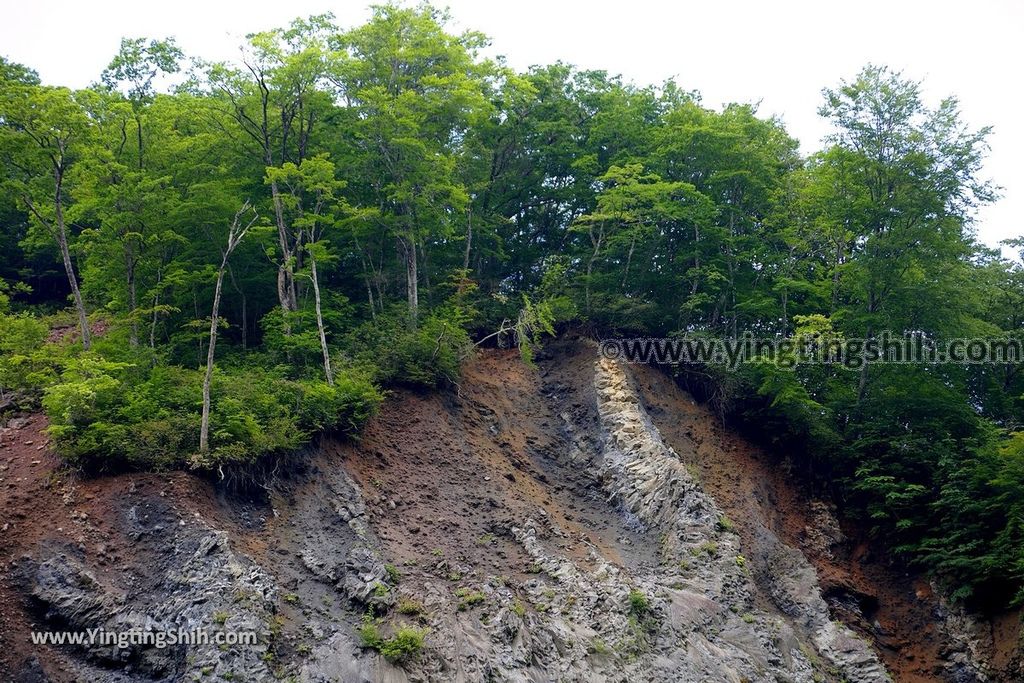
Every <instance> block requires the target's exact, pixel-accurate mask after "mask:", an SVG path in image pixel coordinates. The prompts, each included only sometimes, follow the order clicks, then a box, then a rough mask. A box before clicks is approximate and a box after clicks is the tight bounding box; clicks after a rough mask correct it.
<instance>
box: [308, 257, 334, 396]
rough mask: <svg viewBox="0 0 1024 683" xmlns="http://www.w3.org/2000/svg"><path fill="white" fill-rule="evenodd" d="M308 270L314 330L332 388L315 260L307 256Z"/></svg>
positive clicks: (332, 377)
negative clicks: (313, 303) (318, 339)
mask: <svg viewBox="0 0 1024 683" xmlns="http://www.w3.org/2000/svg"><path fill="white" fill-rule="evenodd" d="M309 270H310V274H311V275H312V277H311V278H310V279H311V280H313V299H314V301H315V303H316V329H317V331H318V332H319V333H320V350H321V351H323V354H324V375H325V376H326V377H327V384H329V385H330V386H332V387H333V386H334V374H333V373H332V372H331V352H330V350H329V349H328V348H327V334H326V332H324V317H323V314H322V313H321V312H320V279H319V277H317V273H316V259H315V258H313V255H312V254H310V255H309Z"/></svg>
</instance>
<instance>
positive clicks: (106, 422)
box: [43, 355, 382, 469]
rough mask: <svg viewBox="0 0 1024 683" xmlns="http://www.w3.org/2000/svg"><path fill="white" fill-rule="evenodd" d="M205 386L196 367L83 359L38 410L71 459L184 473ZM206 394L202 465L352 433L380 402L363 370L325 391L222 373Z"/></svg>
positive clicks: (253, 374)
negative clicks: (336, 432) (332, 432)
mask: <svg viewBox="0 0 1024 683" xmlns="http://www.w3.org/2000/svg"><path fill="white" fill-rule="evenodd" d="M201 387H202V373H201V372H200V371H199V370H188V369H184V368H179V367H174V366H157V367H156V368H153V369H151V370H149V369H146V370H140V369H139V367H138V366H132V365H130V364H127V363H115V362H111V361H106V360H103V359H100V358H98V357H95V356H93V355H83V356H81V357H80V358H74V359H71V360H69V361H68V362H67V363H66V364H65V368H64V371H63V372H62V373H61V375H60V378H59V379H58V380H57V382H56V383H54V384H53V385H51V386H50V387H48V388H47V389H46V393H45V396H44V399H43V405H44V407H45V408H46V411H47V414H48V415H49V417H50V422H51V427H50V434H51V436H52V438H53V439H54V442H55V443H56V444H57V446H58V447H59V448H60V450H61V451H62V452H63V453H64V454H65V456H66V457H68V458H69V459H71V460H72V461H74V462H77V463H79V464H83V465H87V466H91V467H98V468H105V467H109V466H129V467H133V468H156V469H162V468H168V467H180V466H182V465H184V464H185V462H186V460H187V457H188V455H189V454H191V453H194V452H195V450H196V448H197V447H198V441H199V422H200V411H201V404H200V397H201V395H202V394H201ZM212 395H213V405H212V410H211V414H210V442H211V451H210V453H209V454H208V456H207V457H206V458H204V459H203V464H204V465H206V466H208V467H216V466H221V465H237V464H250V463H253V462H255V461H256V460H257V459H258V458H260V457H261V456H263V455H265V454H269V453H281V452H286V451H288V450H293V449H296V448H298V447H300V446H302V445H303V444H305V443H306V442H307V441H308V439H309V437H310V435H311V434H312V433H314V432H317V431H321V430H324V429H340V430H343V431H346V432H349V431H354V430H357V429H358V428H359V427H360V426H361V425H362V424H363V423H364V422H365V421H366V420H367V419H368V418H369V417H370V415H372V414H373V412H374V411H375V410H376V409H377V407H378V406H379V405H380V402H381V400H382V396H381V394H380V392H379V391H378V390H377V389H376V387H374V385H373V383H372V382H371V381H370V380H369V378H368V377H366V376H365V374H364V373H347V372H339V373H338V376H337V379H336V382H335V385H334V386H328V385H327V384H326V383H324V382H318V381H313V380H289V379H286V378H284V377H283V376H281V374H280V373H279V372H277V371H274V370H264V369H260V368H256V367H241V368H230V367H229V368H224V369H218V370H217V371H216V372H215V373H214V378H213V390H212Z"/></svg>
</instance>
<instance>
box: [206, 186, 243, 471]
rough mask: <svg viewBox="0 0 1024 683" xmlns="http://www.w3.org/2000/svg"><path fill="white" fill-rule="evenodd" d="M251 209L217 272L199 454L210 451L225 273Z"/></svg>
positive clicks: (234, 229)
mask: <svg viewBox="0 0 1024 683" xmlns="http://www.w3.org/2000/svg"><path fill="white" fill-rule="evenodd" d="M250 208H251V205H250V204H249V202H245V203H244V204H243V205H242V208H241V209H239V210H238V213H236V214H235V219H234V220H233V221H232V222H231V227H230V228H229V229H228V244H227V248H225V249H224V254H223V257H222V258H221V261H220V268H219V269H218V270H217V285H216V287H214V290H213V310H212V311H211V312H210V343H209V346H208V347H207V349H206V374H205V375H204V376H203V417H202V421H201V424H200V427H199V452H200V453H201V454H206V453H207V452H209V450H210V383H211V381H212V379H213V354H214V350H215V349H216V346H217V323H218V322H219V316H220V293H221V288H222V287H223V285H224V271H225V270H226V269H227V267H228V259H229V258H231V252H233V251H234V250H235V247H237V246H238V244H239V243H240V242H241V241H242V238H243V237H245V233H246V232H248V231H249V228H251V227H252V225H253V223H255V222H256V216H255V211H253V214H254V217H253V219H252V220H251V221H250V222H249V224H248V225H246V226H245V227H244V228H243V227H241V225H240V221H241V219H242V215H243V214H244V213H246V212H247V211H248V210H249V209H250Z"/></svg>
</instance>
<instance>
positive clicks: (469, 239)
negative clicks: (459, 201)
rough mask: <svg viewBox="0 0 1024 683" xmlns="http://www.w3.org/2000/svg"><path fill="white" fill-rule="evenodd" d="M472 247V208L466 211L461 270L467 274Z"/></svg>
mask: <svg viewBox="0 0 1024 683" xmlns="http://www.w3.org/2000/svg"><path fill="white" fill-rule="evenodd" d="M472 246H473V207H469V209H467V210H466V252H465V253H464V254H463V255H462V269H463V270H464V271H466V273H467V274H468V273H469V250H470V249H471V248H472Z"/></svg>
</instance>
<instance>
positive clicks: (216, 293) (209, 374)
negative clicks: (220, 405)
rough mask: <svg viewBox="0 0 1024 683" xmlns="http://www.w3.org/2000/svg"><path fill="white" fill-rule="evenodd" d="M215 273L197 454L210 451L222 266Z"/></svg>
mask: <svg viewBox="0 0 1024 683" xmlns="http://www.w3.org/2000/svg"><path fill="white" fill-rule="evenodd" d="M226 262H227V256H226V255H225V257H224V260H223V261H222V262H221V267H220V270H218V271H217V286H216V287H215V288H214V290H213V311H212V312H211V313H210V343H209V344H208V345H207V347H206V374H205V375H204V376H203V419H202V424H201V425H200V427H199V452H200V453H207V452H209V450H210V382H211V381H212V379H213V353H214V350H215V349H216V347H217V323H218V316H219V314H220V290H221V285H222V284H223V282H224V264H225V263H226Z"/></svg>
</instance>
